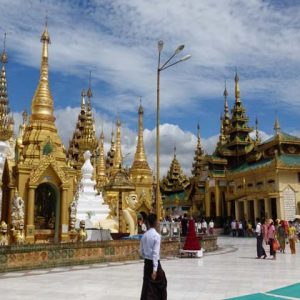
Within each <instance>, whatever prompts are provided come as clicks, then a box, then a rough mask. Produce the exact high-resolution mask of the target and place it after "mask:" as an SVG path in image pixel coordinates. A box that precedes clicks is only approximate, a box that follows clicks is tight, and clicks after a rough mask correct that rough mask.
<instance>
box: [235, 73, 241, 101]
mask: <svg viewBox="0 0 300 300" xmlns="http://www.w3.org/2000/svg"><path fill="white" fill-rule="evenodd" d="M239 81H240V78H239V75H238V73H237V68H235V77H234V82H235V88H234V92H235V102H240V101H241V99H240V85H239Z"/></svg>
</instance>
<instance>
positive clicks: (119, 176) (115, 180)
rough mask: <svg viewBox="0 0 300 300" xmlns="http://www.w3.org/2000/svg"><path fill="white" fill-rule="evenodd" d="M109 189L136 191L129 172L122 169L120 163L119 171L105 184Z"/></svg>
mask: <svg viewBox="0 0 300 300" xmlns="http://www.w3.org/2000/svg"><path fill="white" fill-rule="evenodd" d="M105 189H106V190H108V191H119V192H122V191H123V192H125V191H134V190H135V185H134V184H133V183H132V181H131V180H130V178H129V174H128V173H127V172H126V171H125V170H124V169H122V166H121V165H120V166H119V168H118V169H117V171H116V172H115V173H114V174H113V175H112V176H111V178H110V179H109V183H108V184H107V185H106V186H105Z"/></svg>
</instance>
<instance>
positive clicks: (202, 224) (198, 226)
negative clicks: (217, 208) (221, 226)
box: [181, 214, 215, 236]
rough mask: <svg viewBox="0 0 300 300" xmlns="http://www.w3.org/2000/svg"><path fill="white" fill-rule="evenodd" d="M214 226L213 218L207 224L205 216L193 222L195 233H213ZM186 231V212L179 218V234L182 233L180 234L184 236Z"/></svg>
mask: <svg viewBox="0 0 300 300" xmlns="http://www.w3.org/2000/svg"><path fill="white" fill-rule="evenodd" d="M214 227H215V223H214V221H213V219H211V220H210V221H209V223H208V224H207V222H206V220H205V218H202V219H199V220H198V221H197V222H196V223H195V231H196V232H197V233H202V234H207V233H208V234H210V235H213V234H214ZM187 231H188V218H187V214H184V215H183V218H182V219H181V234H182V236H186V235H187Z"/></svg>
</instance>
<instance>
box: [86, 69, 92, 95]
mask: <svg viewBox="0 0 300 300" xmlns="http://www.w3.org/2000/svg"><path fill="white" fill-rule="evenodd" d="M91 82H92V71H90V77H89V88H88V90H87V93H86V95H87V96H88V98H89V100H90V98H92V97H93V93H92V87H91Z"/></svg>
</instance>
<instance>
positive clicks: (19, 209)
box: [11, 190, 25, 229]
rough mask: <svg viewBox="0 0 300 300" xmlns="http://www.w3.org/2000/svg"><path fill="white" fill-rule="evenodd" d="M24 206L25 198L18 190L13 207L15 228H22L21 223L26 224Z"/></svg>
mask: <svg viewBox="0 0 300 300" xmlns="http://www.w3.org/2000/svg"><path fill="white" fill-rule="evenodd" d="M24 208H25V207H24V200H23V199H22V198H21V197H20V196H19V193H18V191H17V190H16V191H15V195H14V198H13V200H12V208H11V225H12V227H13V229H20V224H21V223H22V224H23V226H24Z"/></svg>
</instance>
